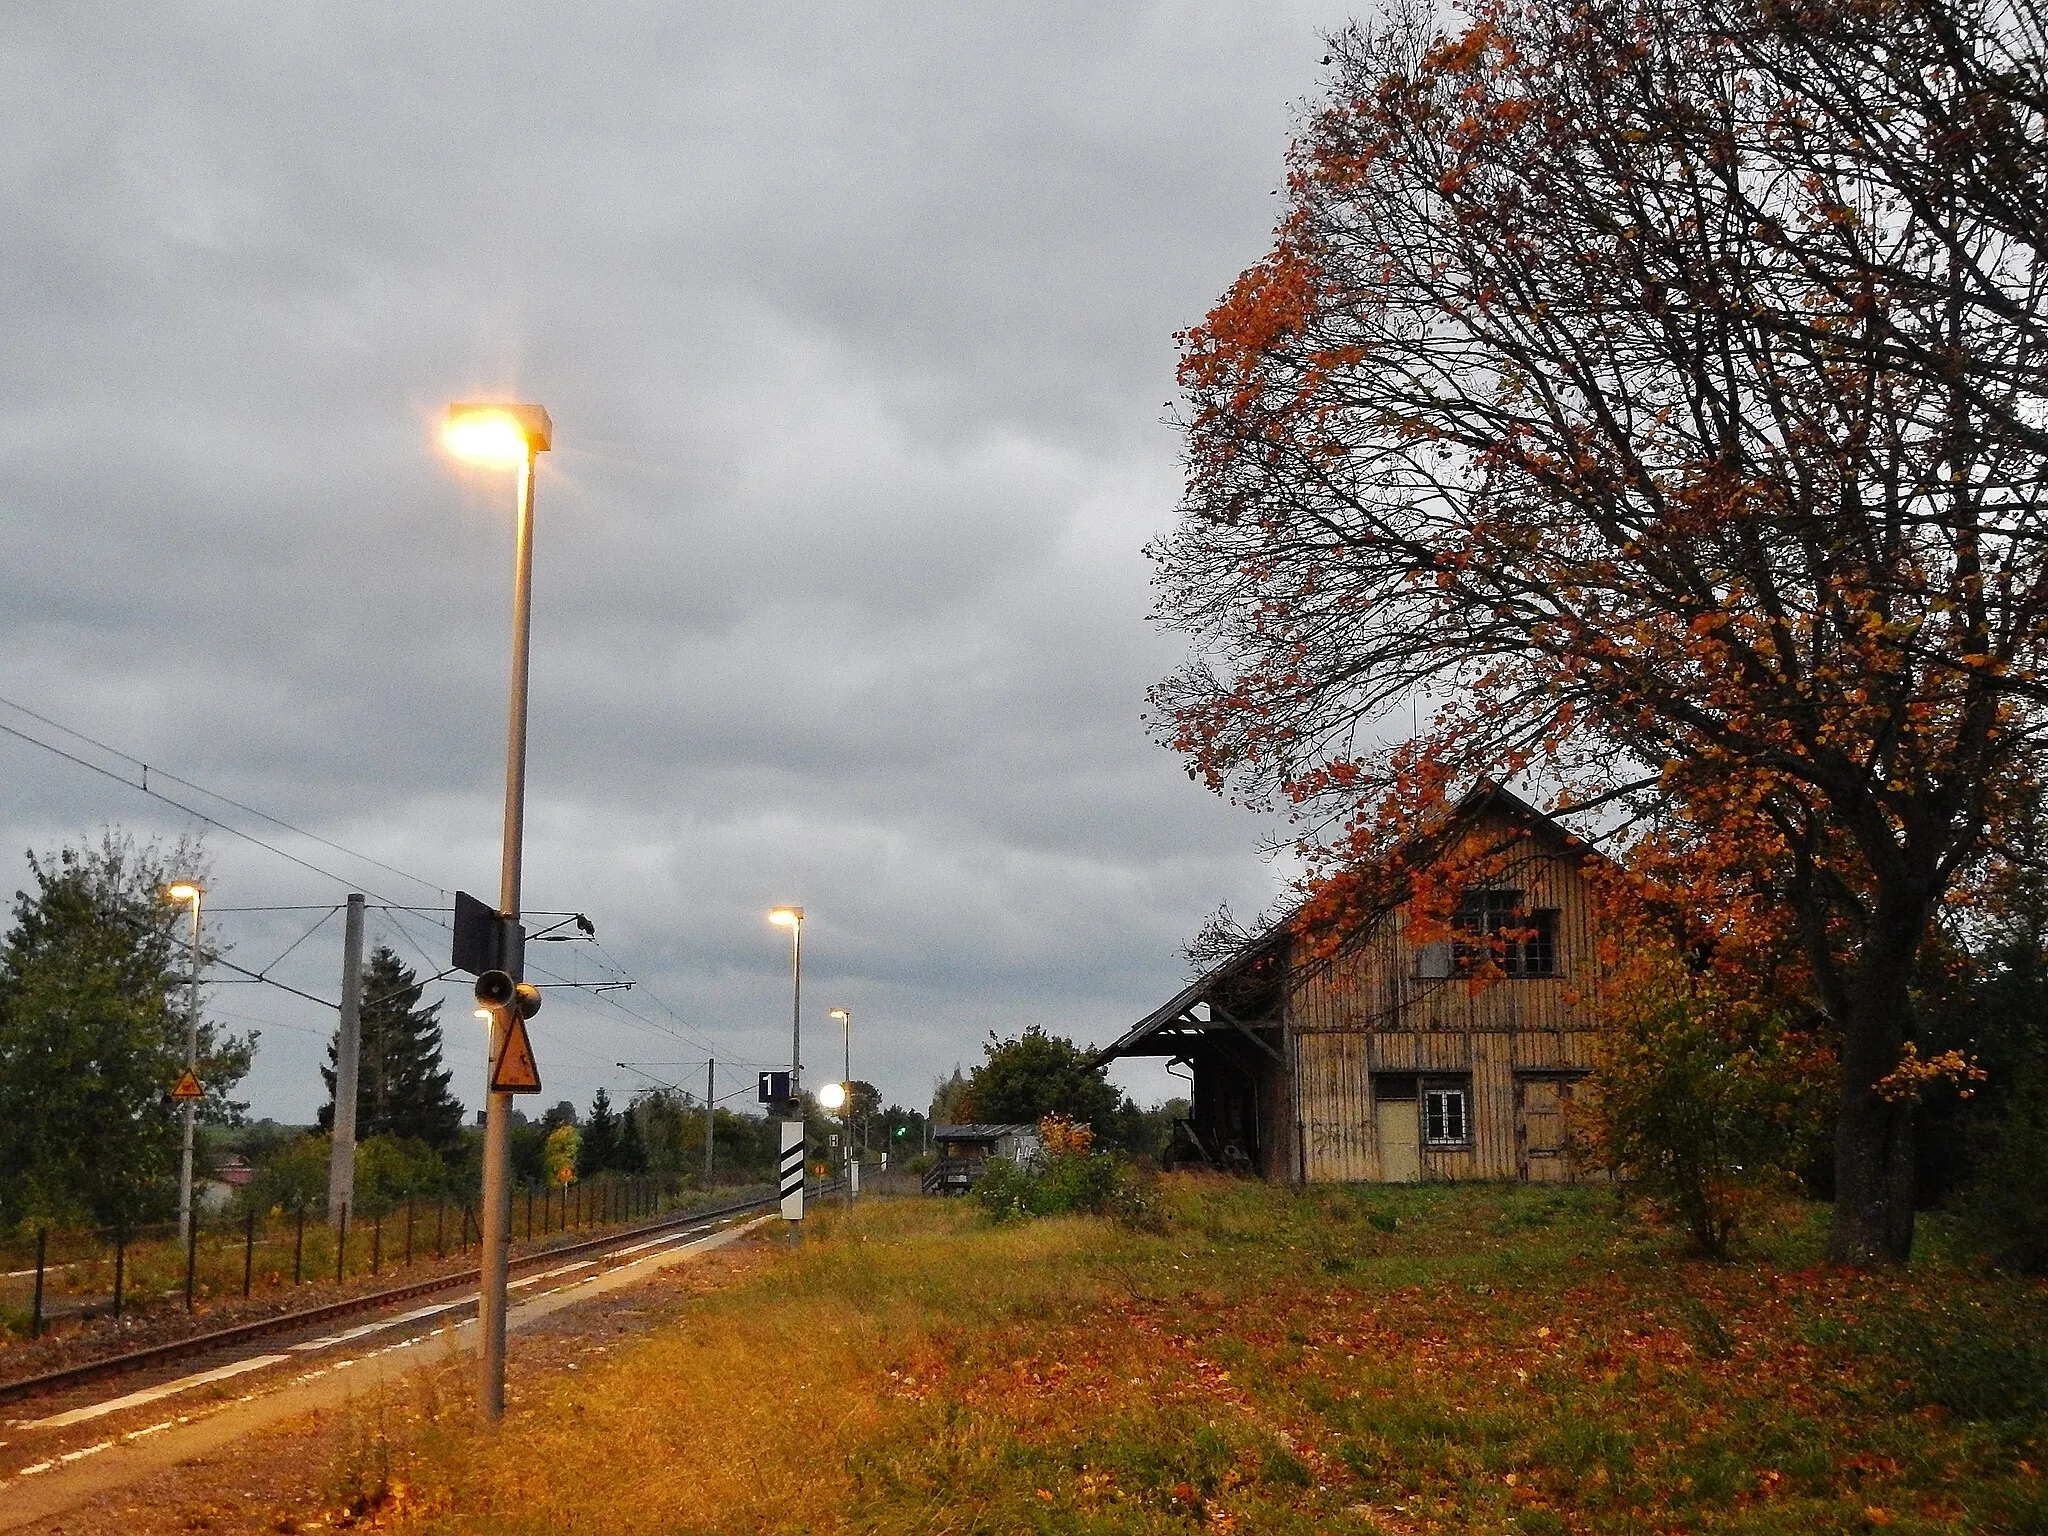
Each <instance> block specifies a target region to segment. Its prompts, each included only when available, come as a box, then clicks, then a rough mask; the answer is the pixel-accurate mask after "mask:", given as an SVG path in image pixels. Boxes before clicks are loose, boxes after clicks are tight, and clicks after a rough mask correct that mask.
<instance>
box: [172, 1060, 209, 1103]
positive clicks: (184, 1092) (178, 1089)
mask: <svg viewBox="0 0 2048 1536" xmlns="http://www.w3.org/2000/svg"><path fill="white" fill-rule="evenodd" d="M171 1097H172V1098H174V1099H203V1098H205V1097H206V1090H205V1089H204V1088H202V1087H200V1086H199V1074H198V1073H197V1072H194V1071H193V1070H192V1069H191V1068H190V1067H187V1068H186V1069H185V1072H184V1075H183V1076H181V1077H180V1078H179V1079H178V1080H177V1082H175V1083H173V1084H172V1085H171Z"/></svg>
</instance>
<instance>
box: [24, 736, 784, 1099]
mask: <svg viewBox="0 0 2048 1536" xmlns="http://www.w3.org/2000/svg"><path fill="white" fill-rule="evenodd" d="M0 706H4V707H5V708H7V709H11V710H14V711H15V712H16V713H18V714H20V715H23V716H25V717H26V718H28V719H30V720H34V721H36V722H38V723H39V724H41V725H44V726H47V727H48V728H49V729H51V730H54V731H58V732H61V733H62V734H63V735H65V736H67V737H70V738H72V739H73V740H76V741H79V742H83V743H85V744H86V745H87V746H90V747H92V748H93V749H94V750H96V751H99V752H103V753H105V754H106V755H108V756H109V757H113V758H116V759H119V760H120V761H121V762H123V763H127V764H131V765H133V766H134V767H135V768H136V769H137V770H138V775H139V776H138V777H137V778H129V777H127V776H126V775H124V774H122V773H119V772H116V771H115V770H114V769H112V768H109V767H107V766H106V765H105V764H103V763H95V762H93V761H91V760H90V759H88V758H85V757H82V756H80V755H79V754H78V753H76V752H72V751H68V750H66V749H65V748H64V747H62V746H59V745H57V744H56V743H54V742H51V741H46V740H44V739H43V738H42V737H40V736H37V735H35V734H33V733H32V732H29V731H25V730H22V729H20V728H19V727H17V726H13V725H9V724H6V723H5V722H0V734H5V735H7V736H11V737H13V738H14V739H16V740H18V741H22V742H25V743H27V744H28V745H30V746H33V747H37V748H40V749H41V750H43V751H45V752H48V753H50V754H52V755H53V756H55V757H58V758H60V759H62V760H63V761H65V762H68V763H71V764H73V765H74V766H76V767H79V768H83V769H85V770H86V771H87V772H89V773H93V774H97V775H99V776H100V777H102V778H107V779H112V780H113V781H114V782H115V783H117V784H120V785H122V786H123V787H125V788H127V789H131V790H134V791H136V792H137V793H139V794H143V795H146V796H148V797H149V798H150V799H152V800H156V801H159V802H161V803H162V804H164V805H167V806H169V807H171V808H172V809H173V810H176V811H179V812H181V813H182V814H184V815H187V816H190V817H192V818H193V819H194V820H196V821H199V822H202V823H204V824H205V825H206V826H209V827H214V828H216V829H218V830H219V831H221V832H223V833H226V834H227V835H228V836H230V837H235V838H239V839H240V840H242V841H243V842H246V843H248V844H250V845H251V846H253V847H256V848H260V849H262V850H263V851H264V852H266V853H270V854H274V855H276V856H277V857H278V858H281V859H283V860H285V861H286V862H287V863H290V864H294V865H297V866H298V867H299V868H301V869H304V870H307V871H308V872H310V873H312V874H316V875H318V876H320V877H321V878H322V879H325V880H331V881H333V882H335V883H336V884H337V885H341V886H343V887H344V888H347V889H351V890H355V889H360V890H362V891H363V892H364V893H365V894H366V895H369V896H372V897H374V898H375V905H376V907H377V908H378V909H379V910H381V911H383V912H384V913H385V914H386V916H387V918H388V919H389V921H390V923H391V926H392V928H393V929H395V930H396V931H397V932H398V934H399V935H400V936H401V937H402V938H403V939H404V941H405V942H406V944H407V945H408V946H409V947H410V948H412V949H413V950H414V951H415V952H417V953H418V955H419V956H420V958H421V960H422V961H423V962H424V963H425V964H426V965H427V966H428V967H429V968H431V969H433V970H435V971H436V974H435V975H434V976H432V977H430V978H428V980H430V981H439V980H442V979H445V978H446V976H447V975H449V974H450V973H449V972H448V971H446V970H443V969H441V968H440V967H439V966H438V964H437V962H436V961H435V959H434V957H433V955H432V953H431V952H430V951H429V950H428V949H427V948H426V946H425V945H423V944H422V943H421V942H420V941H419V938H418V937H417V935H415V934H414V933H413V932H412V931H411V929H410V928H408V927H407V926H406V925H405V924H404V923H403V922H401V921H400V920H399V917H398V914H400V913H405V914H407V915H408V916H414V917H423V918H426V919H427V920H428V921H429V922H431V923H432V924H433V925H434V926H435V927H437V928H440V929H442V930H443V931H447V930H449V929H450V928H452V926H453V924H452V921H451V920H450V916H449V915H450V913H451V909H450V908H448V907H444V906H438V905H437V906H433V907H424V906H419V905H416V904H411V903H405V902H400V901H395V900H393V899H391V898H390V897H389V896H387V895H386V894H384V893H382V892H379V891H376V890H374V889H372V888H370V887H369V886H368V885H367V884H366V883H365V882H362V881H358V880H355V879H352V878H350V877H348V876H345V875H341V874H338V873H336V872H335V871H334V870H332V869H328V868H324V867H323V866H321V865H319V864H316V863H314V862H313V861H312V860H310V859H306V858H302V857H300V856H299V855H297V854H295V853H292V852H290V851H289V850H287V849H284V848H280V847H278V846H277V845H276V844H275V843H273V842H270V841H268V840H266V839H264V838H262V837H258V836H257V835H256V834H255V833H253V832H249V831H247V830H245V829H243V828H241V827H238V826H236V825H234V824H233V823H232V822H229V821H225V820H223V819H221V818H220V817H219V816H215V815H211V814H209V813H208V812H206V811H203V810H201V809H200V808H199V807H197V806H194V805H191V804H189V803H187V802H186V801H184V800H180V799H178V798H176V797H174V796H171V795H167V794H165V793H164V792H163V791H162V790H160V789H156V788H153V787H152V786H151V785H150V783H149V777H150V775H151V774H152V773H154V774H155V775H156V776H157V777H158V778H159V779H162V780H166V781H168V782H170V783H173V784H176V785H179V786H180V787H181V788H184V789H187V790H190V791H192V792H193V793H194V794H198V795H203V796H205V797H207V798H208V799H211V800H215V801H218V802H219V803H220V804H222V805H225V806H231V807H233V808H234V809H235V810H238V811H241V812H243V813H244V814H246V815H250V816H254V817H256V818H258V819H259V820H261V821H263V822H265V823H268V824H269V825H271V826H275V827H278V828H281V829H282V830H284V831H287V832H290V833H292V834H293V835H294V836H297V837H303V838H306V839H307V840H308V841H310V842H314V843H317V844H319V845H320V846H322V847H325V848H329V849H332V850H333V851H335V852H337V853H340V854H343V855H345V856H347V857H348V858H351V859H357V860H360V861H361V862H362V863H364V864H367V865H370V866H372V867H374V868H377V869H381V870H384V871H385V872H387V873H389V874H393V875H396V876H398V877H399V878H401V879H404V880H409V881H411V882H413V883H414V884H415V885H419V886H421V887H424V888H425V889H427V890H431V891H434V892H435V893H437V894H438V895H441V896H452V895H453V892H451V891H450V890H449V889H448V888H447V887H446V886H443V885H440V884H439V883H437V882H435V881H432V880H429V879H427V878H426V877H424V876H422V875H417V874H414V873H412V872H411V871H409V870H404V869H400V868H399V867H398V866H396V865H394V864H390V863H387V862H385V861H384V860H382V859H377V858H374V857H372V856H371V855H369V854H366V853H362V852H360V851H358V850H356V849H353V848H350V847H348V846H347V845H346V844H343V843H339V842H336V841H334V840H333V839H332V838H328V837H323V836H321V835H320V834H319V833H316V832H310V831H308V830H306V829H305V828H303V827H300V826H297V825H296V824H294V823H292V822H289V821H286V820H285V819H284V818H282V817H280V816H274V815H272V814H271V813H270V812H268V811H265V810H262V809H260V808H259V807H256V806H253V805H250V804H249V803H247V802H246V801H242V800H238V799H236V798H234V797H233V796H230V795H225V794H222V793H220V792H219V791H218V790H213V789H209V788H207V787H206V786H205V785H203V784H200V783H198V782H197V781H195V780H192V779H188V778H185V777H183V776H182V775H180V774H176V773H173V772H171V771H169V770H167V769H164V768H162V767H153V766H152V765H151V764H150V763H148V762H147V761H146V760H145V759H143V758H140V757H137V756H135V755H134V754H133V753H130V752H124V751H122V750H121V749H120V748H119V747H115V746H112V745H110V744H109V743H107V742H104V741H101V740H99V739H98V738H97V737H94V736H90V735H88V734H87V733H85V732H84V731H80V730H78V729H76V728H75V727H72V726H68V725H65V724H64V723H63V722H62V721H59V720H55V719H52V718H51V717H50V716H48V715H45V714H42V713H41V712H39V711H37V710H33V709H30V708H29V707H28V706H27V705H25V704H21V703H19V702H17V701H15V700H13V699H9V698H5V697H0ZM210 910H212V911H214V912H216V913H226V912H287V911H323V912H325V913H327V914H329V915H331V914H332V913H333V912H334V911H337V910H339V907H338V906H337V905H332V904H330V905H327V906H324V907H323V906H322V905H320V904H317V903H307V904H277V905H252V906H246V907H215V908H211V909H210ZM526 915H529V916H536V917H559V918H564V919H568V920H572V921H573V920H575V919H576V918H579V917H581V916H582V914H581V913H577V912H566V911H552V910H550V911H538V910H537V911H534V912H532V913H529V914H526ZM321 921H322V922H323V923H324V922H325V921H326V918H325V917H323V918H322V920H321ZM557 926H559V925H557ZM319 927H320V924H319V923H316V924H315V925H314V927H313V929H311V930H308V932H307V933H306V934H305V935H302V936H301V938H300V939H299V940H297V941H295V942H294V944H293V945H292V946H291V947H290V948H288V949H287V950H286V951H285V952H284V954H281V955H279V956H278V958H277V960H273V961H272V962H271V966H275V965H276V964H278V963H279V961H282V960H283V959H284V958H285V955H288V954H289V953H290V952H291V949H295V948H297V946H298V944H300V943H303V942H304V941H305V939H306V938H309V937H311V934H312V933H313V932H315V931H317V930H318V928H319ZM588 937H589V941H590V942H591V944H592V945H593V947H594V948H596V949H597V951H598V952H599V954H601V955H602V956H603V958H604V963H605V966H606V967H607V969H608V970H609V971H610V973H611V977H612V980H611V981H608V982H606V983H599V984H584V983H578V982H575V981H573V980H571V979H570V978H568V977H564V976H562V975H560V973H558V972H555V971H551V970H549V969H547V968H545V967H542V966H539V965H533V964H530V965H529V967H528V968H529V969H530V970H532V971H533V972H534V973H535V974H537V975H540V976H543V977H546V978H548V979H549V980H551V981H553V982H555V983H556V984H557V985H559V986H565V987H575V986H582V985H590V986H591V987H592V989H593V990H592V995H593V996H594V997H596V998H598V999H599V1000H601V1001H602V1002H604V1003H605V1004H606V1005H608V1006H609V1007H610V1008H611V1009H612V1010H614V1011H615V1012H616V1013H618V1014H620V1015H622V1016H623V1017H624V1018H625V1019H629V1020H631V1021H633V1022H634V1023H637V1024H638V1025H640V1026H641V1027H643V1028H645V1029H649V1030H652V1031H654V1032H655V1033H657V1034H661V1035H665V1036H667V1037H669V1038H671V1039H674V1040H678V1041H680V1042H682V1043H683V1044H686V1045H689V1046H691V1047H692V1048H694V1049H698V1050H702V1051H705V1052H706V1053H707V1054H709V1055H712V1056H717V1048H716V1047H714V1046H712V1045H711V1044H709V1043H708V1042H707V1041H705V1040H702V1039H700V1038H697V1037H696V1036H694V1035H692V1034H690V1033H689V1032H688V1029H687V1026H686V1025H685V1022H684V1020H683V1017H682V1015H681V1014H679V1013H678V1012H677V1011H676V1010H675V1009H674V1008H673V1007H672V1006H671V1005H670V1004H669V1003H668V1002H667V1001H666V1000H665V999H663V998H661V997H660V996H658V995H657V994H656V993H654V992H653V991H652V990H651V989H649V988H648V987H647V985H646V983H645V982H644V981H642V980H640V979H639V978H638V977H635V976H634V975H633V974H632V973H631V972H630V971H628V970H627V969H626V968H625V967H624V966H623V965H621V964H620V963H619V962H618V960H617V959H616V958H614V957H613V956H612V954H611V952H610V951H609V950H606V949H605V948H604V947H603V946H602V945H601V944H598V943H597V941H596V938H595V935H594V934H592V935H589V936H588ZM214 963H216V964H218V965H221V966H223V967H225V968H226V969H228V970H231V971H234V972H236V973H237V975H238V976H240V977H241V978H243V979H244V980H246V981H249V982H252V983H257V982H260V983H262V984H264V985H267V986H272V987H276V988H277V989H278V990H280V991H283V992H288V993H290V994H291V995H293V996H295V997H298V998H302V999H304V1000H305V1001H308V1002H312V1003H317V1004H319V1005H320V1006H321V1007H323V1008H338V1007H339V1005H338V1004H336V1003H333V1002H330V1001H328V1000H327V999H326V998H322V997H317V996H315V995H314V994H312V993H310V992H305V991H302V990H301V989H299V988H297V987H293V986H290V985H288V984H286V983H284V982H280V981H278V980H276V979H275V978H274V977H271V976H269V975H267V974H264V973H262V972H256V971H251V970H249V969H248V968H247V967H245V966H240V965H236V964H234V963H232V962H230V961H226V960H222V959H220V958H219V957H218V956H217V955H216V956H215V957H214ZM269 969H270V967H265V971H268V970H269ZM613 986H623V987H631V988H633V989H634V990H637V991H639V992H641V993H643V994H644V995H646V996H647V997H648V998H649V999H650V1000H651V1001H652V1002H653V1003H654V1004H655V1006H656V1007H658V1008H659V1009H660V1010H661V1011H662V1012H663V1013H665V1014H667V1015H668V1016H669V1018H670V1019H671V1020H673V1021H674V1024H673V1026H671V1025H667V1024H663V1023H661V1022H660V1021H659V1020H656V1019H652V1018H649V1017H648V1016H647V1015H646V1014H643V1013H641V1012H639V1011H638V1010H636V1009H633V1008H630V1007H627V1006H626V1005H625V1003H624V1002H622V1001H621V1000H620V998H619V997H618V996H617V995H616V993H615V992H614V991H612V990H608V989H609V988H610V987H613ZM719 1059H721V1060H724V1059H731V1060H733V1062H734V1064H735V1065H748V1066H758V1065H760V1063H758V1062H753V1061H746V1060H743V1059H742V1058H737V1057H734V1058H724V1057H720V1058H719Z"/></svg>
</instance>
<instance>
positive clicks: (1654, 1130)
mask: <svg viewBox="0 0 2048 1536" xmlns="http://www.w3.org/2000/svg"><path fill="white" fill-rule="evenodd" d="M1628 970H1629V972H1630V974H1629V975H1628V977H1627V984H1626V985H1621V986H1616V987H1614V988H1613V989H1612V990H1611V991H1610V992H1609V993H1608V994H1607V998H1606V1001H1605V1002H1604V1004H1603V1007H1602V1014H1603V1016H1604V1018H1605V1021H1606V1022H1607V1023H1608V1024H1609V1025H1610V1026H1611V1027H1610V1028H1609V1029H1607V1030H1606V1031H1604V1032H1603V1038H1602V1041H1601V1044H1600V1046H1599V1050H1598V1055H1597V1056H1596V1058H1595V1067H1594V1073H1593V1082H1592V1087H1593V1090H1594V1091H1593V1094H1592V1096H1591V1098H1590V1099H1589V1100H1588V1101H1587V1102H1586V1103H1584V1104H1583V1105H1582V1106H1580V1108H1579V1110H1578V1112H1577V1114H1575V1116H1574V1129H1575V1131H1576V1132H1578V1134H1579V1135H1580V1137H1581V1140H1582V1142H1583V1149H1584V1150H1585V1151H1586V1152H1587V1153H1588V1155H1589V1156H1590V1158H1591V1160H1592V1161H1594V1162H1595V1163H1597V1164H1599V1165H1601V1166H1604V1167H1605V1168H1607V1169H1608V1170H1609V1171H1611V1172H1613V1173H1614V1174H1615V1175H1617V1176H1618V1177H1620V1178H1622V1179H1624V1180H1627V1181H1628V1182H1629V1184H1630V1185H1631V1186H1632V1189H1633V1192H1634V1193H1635V1194H1636V1195H1638V1196H1639V1197H1641V1198H1642V1199H1644V1200H1646V1201H1647V1202H1648V1203H1649V1204H1650V1205H1651V1206H1652V1207H1653V1208H1654V1209H1656V1210H1657V1211H1658V1212H1659V1213H1660V1214H1662V1215H1663V1216H1665V1217H1667V1218H1669V1219H1671V1220H1674V1221H1676V1222H1677V1223H1678V1224H1679V1225H1680V1226H1682V1227H1683V1228H1684V1230H1685V1232H1686V1234H1687V1236H1688V1237H1689V1238H1690V1239H1691V1240H1692V1244H1693V1247H1694V1248H1695V1249H1696V1250H1697V1251H1699V1252H1700V1253H1702V1254H1705V1255H1707V1256H1708V1257H1710V1258H1722V1257H1725V1256H1726V1255H1727V1252H1728V1248H1729V1245H1730V1244H1731V1243H1732V1242H1733V1241H1734V1239H1735V1236H1736V1234H1737V1233H1738V1232H1739V1231H1740V1230H1741V1228H1742V1226H1743V1225H1744V1224H1745V1222H1746V1221H1748V1220H1749V1219H1750V1218H1751V1217H1752V1216H1753V1215H1754V1213H1755V1210H1756V1207H1757V1206H1758V1205H1759V1204H1760V1203H1761V1201H1762V1199H1763V1197H1764V1196H1765V1195H1766V1194H1767V1193H1768V1192H1770V1191H1771V1190H1773V1189H1774V1188H1777V1187H1779V1186H1782V1185H1785V1184H1788V1183H1789V1182H1790V1176H1791V1175H1790V1170H1792V1169H1795V1168H1797V1167H1798V1166H1799V1163H1800V1161H1801V1159H1802V1157H1803V1156H1804V1153H1805V1150H1806V1148H1807V1146H1808V1145H1809V1144H1810V1142H1811V1141H1812V1139H1813V1137H1814V1136H1815V1134H1816V1133H1817V1130H1818V1127H1819V1125H1820V1123H1821V1114H1822V1105H1823V1104H1824V1102H1825V1094H1826V1089H1825V1082H1826V1074H1825V1072H1824V1070H1823V1068H1824V1065H1825V1056H1824V1054H1823V1053H1822V1052H1820V1051H1819V1050H1818V1049H1817V1048H1816V1047H1815V1046H1814V1045H1813V1044H1812V1042H1811V1041H1810V1040H1809V1039H1808V1038H1807V1037H1806V1036H1805V1035H1804V1034H1802V1033H1801V1032H1800V1031H1799V1030H1798V1029H1797V1027H1796V1026H1795V1024H1794V1021H1793V1020H1791V1019H1790V1018H1788V1017H1787V1016H1786V1015H1784V1014H1783V1013H1782V1012H1781V1011H1779V1009H1777V1008H1776V1007H1774V1006H1773V1005H1771V1004H1769V1003H1766V1002H1762V1001H1758V1000H1755V999H1752V998H1748V997H1743V996H1739V995H1737V994H1736V993H1735V992H1733V991H1732V990H1731V989H1730V988H1729V986H1728V985H1727V984H1726V983H1724V982H1721V981H1718V980H1716V979H1715V978H1714V977H1712V976H1703V975H1695V974H1694V973H1693V972H1692V971H1691V970H1690V969H1689V968H1688V967H1687V966H1686V965H1685V964H1684V962H1683V961H1682V960H1680V959H1679V958H1678V957H1677V956H1676V955H1675V954H1671V953H1668V952H1666V953H1654V952H1650V953H1644V954H1641V955H1638V956H1636V957H1635V958H1634V959H1633V960H1632V961H1631V963H1630V965H1629V967H1628Z"/></svg>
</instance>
